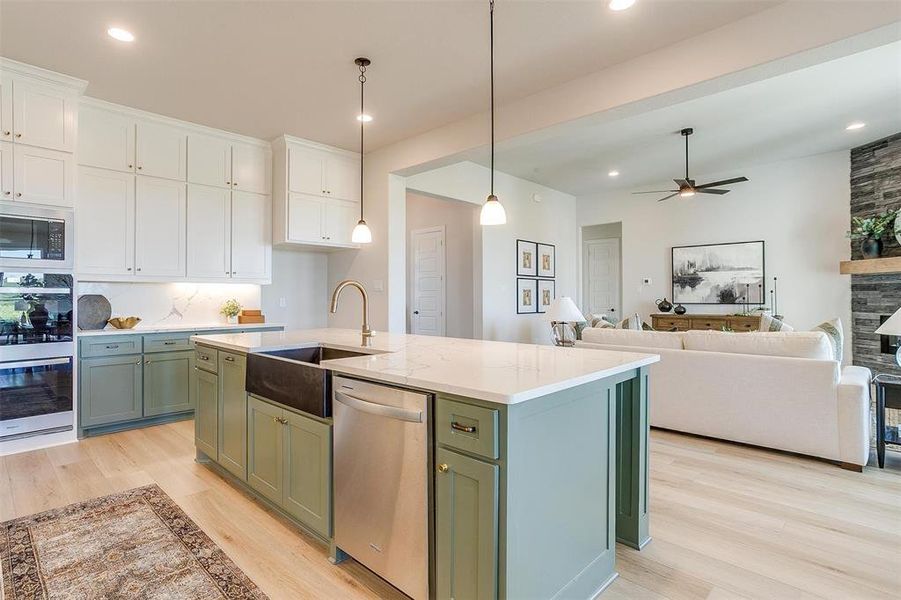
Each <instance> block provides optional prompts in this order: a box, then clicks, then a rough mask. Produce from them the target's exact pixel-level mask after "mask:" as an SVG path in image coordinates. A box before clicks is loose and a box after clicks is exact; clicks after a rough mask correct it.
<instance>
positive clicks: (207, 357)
mask: <svg viewBox="0 0 901 600" xmlns="http://www.w3.org/2000/svg"><path fill="white" fill-rule="evenodd" d="M200 360H210V357H209V356H206V355H205V354H201V355H200Z"/></svg>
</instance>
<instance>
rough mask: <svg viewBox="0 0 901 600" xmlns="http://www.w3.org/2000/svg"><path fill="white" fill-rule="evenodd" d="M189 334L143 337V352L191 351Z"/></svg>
mask: <svg viewBox="0 0 901 600" xmlns="http://www.w3.org/2000/svg"><path fill="white" fill-rule="evenodd" d="M191 349H193V346H192V345H191V333H176V334H160V335H145V336H144V352H145V353H146V352H179V351H182V350H191Z"/></svg>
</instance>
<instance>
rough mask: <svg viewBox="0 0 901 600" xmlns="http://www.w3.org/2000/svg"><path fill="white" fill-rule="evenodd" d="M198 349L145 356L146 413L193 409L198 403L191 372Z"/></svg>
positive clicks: (154, 413)
mask: <svg viewBox="0 0 901 600" xmlns="http://www.w3.org/2000/svg"><path fill="white" fill-rule="evenodd" d="M193 369H194V351H193V350H185V351H180V352H159V353H155V354H145V355H144V416H145V417H152V416H155V415H167V414H170V413H176V412H184V411H188V410H193V409H194V406H195V404H196V402H195V396H194V386H192V385H191V383H190V380H191V372H192V371H193Z"/></svg>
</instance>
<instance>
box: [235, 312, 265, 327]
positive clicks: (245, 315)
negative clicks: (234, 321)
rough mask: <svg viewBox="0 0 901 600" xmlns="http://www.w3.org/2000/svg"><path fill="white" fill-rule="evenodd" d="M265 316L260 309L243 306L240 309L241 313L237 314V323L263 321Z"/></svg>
mask: <svg viewBox="0 0 901 600" xmlns="http://www.w3.org/2000/svg"><path fill="white" fill-rule="evenodd" d="M265 322H266V317H265V316H263V311H261V310H260V309H258V308H256V309H249V308H245V309H243V310H242V311H241V314H239V315H238V323H240V324H242V325H243V324H245V323H265Z"/></svg>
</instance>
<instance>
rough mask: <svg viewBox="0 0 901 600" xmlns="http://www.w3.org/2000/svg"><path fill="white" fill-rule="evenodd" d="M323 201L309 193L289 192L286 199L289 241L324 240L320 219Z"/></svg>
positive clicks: (322, 213)
mask: <svg viewBox="0 0 901 600" xmlns="http://www.w3.org/2000/svg"><path fill="white" fill-rule="evenodd" d="M324 213H325V201H324V200H323V199H322V198H320V197H318V196H311V195H309V194H290V199H289V201H288V240H287V241H289V242H314V243H316V242H320V243H321V242H325V241H326V239H325V233H324V232H323V228H322V221H323V218H324Z"/></svg>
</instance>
